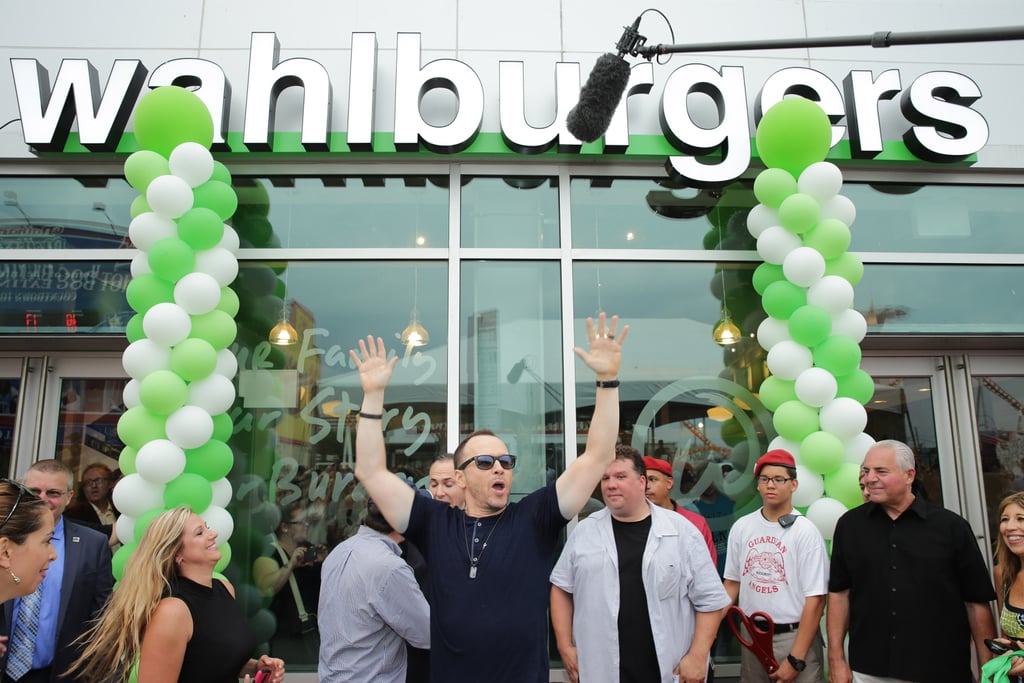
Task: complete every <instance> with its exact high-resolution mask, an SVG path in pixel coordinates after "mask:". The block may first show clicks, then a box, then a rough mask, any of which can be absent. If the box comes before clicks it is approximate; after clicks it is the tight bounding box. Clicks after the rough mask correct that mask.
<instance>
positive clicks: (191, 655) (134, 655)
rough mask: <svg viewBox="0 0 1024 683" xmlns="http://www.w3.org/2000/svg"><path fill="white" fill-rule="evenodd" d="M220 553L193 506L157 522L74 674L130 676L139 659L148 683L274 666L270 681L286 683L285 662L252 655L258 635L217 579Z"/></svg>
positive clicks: (231, 681)
mask: <svg viewBox="0 0 1024 683" xmlns="http://www.w3.org/2000/svg"><path fill="white" fill-rule="evenodd" d="M220 557H221V553H220V551H219V550H218V549H217V533H216V532H215V531H213V530H211V529H210V528H209V527H207V526H206V523H205V522H204V521H203V520H202V519H201V518H200V517H199V516H198V515H196V514H195V513H194V512H192V511H191V510H190V509H189V508H187V507H178V508H175V509H173V510H169V511H168V512H165V513H164V514H162V515H160V516H159V517H157V518H156V519H154V520H153V522H152V523H151V524H150V525H149V527H148V528H147V529H146V533H145V534H143V536H142V540H140V541H139V545H138V548H136V550H135V552H134V553H132V556H131V557H130V558H129V559H128V563H127V565H126V566H125V570H124V577H123V578H122V580H121V583H120V585H119V586H118V588H117V590H115V591H114V593H113V595H112V596H111V598H110V602H109V603H107V606H106V608H105V609H104V611H103V614H102V616H101V617H100V619H99V620H98V621H97V622H96V624H95V625H94V626H93V627H92V628H91V629H90V630H89V631H88V632H87V633H86V634H85V635H84V636H83V637H82V642H83V643H84V644H85V650H84V651H83V653H82V656H81V657H80V658H79V659H78V661H76V662H75V664H74V665H73V666H72V668H71V671H77V672H79V675H80V676H81V678H83V679H85V680H87V681H89V682H90V683H99V682H100V681H111V680H118V679H120V680H127V679H128V677H129V674H130V672H131V670H132V668H133V667H134V666H135V665H136V662H137V663H138V680H140V681H145V682H146V683H172V682H174V681H179V682H181V683H237V681H238V679H239V678H241V677H243V676H245V677H246V680H248V677H249V676H255V674H256V672H257V671H258V670H259V669H268V670H269V671H270V676H269V679H268V683H281V681H283V680H284V662H283V661H282V660H280V659H275V658H273V657H267V656H262V657H260V658H259V660H256V659H251V658H250V657H249V655H250V653H251V652H252V651H253V650H254V649H255V647H256V640H255V638H254V637H253V636H252V634H251V633H250V631H249V627H248V624H247V623H246V620H245V615H244V614H243V613H242V611H241V609H240V608H239V607H238V605H237V604H236V603H235V600H234V589H233V588H232V587H231V584H229V583H228V582H227V581H225V580H223V579H215V578H214V576H213V568H214V565H216V564H217V561H218V560H219V559H220Z"/></svg>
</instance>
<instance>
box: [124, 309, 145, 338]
mask: <svg viewBox="0 0 1024 683" xmlns="http://www.w3.org/2000/svg"><path fill="white" fill-rule="evenodd" d="M124 334H125V336H126V337H127V338H128V341H129V342H137V341H139V340H140V339H145V338H146V331H145V330H143V329H142V314H141V313H136V314H135V315H133V316H132V317H131V318H129V320H128V324H127V325H125V326H124Z"/></svg>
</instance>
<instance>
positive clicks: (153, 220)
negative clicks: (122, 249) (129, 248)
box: [128, 211, 178, 275]
mask: <svg viewBox="0 0 1024 683" xmlns="http://www.w3.org/2000/svg"><path fill="white" fill-rule="evenodd" d="M177 236H178V224H177V223H175V222H174V221H173V220H171V219H170V218H167V217H166V216H161V215H160V214H158V213H154V212H153V211H147V212H146V213H140V214H139V215H138V216H136V217H135V218H133V219H132V222H131V223H129V224H128V239H130V240H131V241H132V244H133V245H135V248H136V249H141V250H142V251H149V250H150V249H152V248H153V245H154V244H156V243H157V242H159V241H160V240H164V239H167V238H169V237H177ZM146 267H147V268H148V267H149V261H148V260H147V261H146ZM132 275H135V272H134V271H133V272H132Z"/></svg>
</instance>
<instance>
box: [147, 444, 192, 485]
mask: <svg viewBox="0 0 1024 683" xmlns="http://www.w3.org/2000/svg"><path fill="white" fill-rule="evenodd" d="M135 470H136V471H137V472H138V473H139V474H141V475H142V476H143V477H145V478H146V480H147V481H155V482H157V483H158V484H166V483H167V482H169V481H170V480H172V479H174V478H175V477H177V476H178V475H179V474H181V473H182V472H184V471H185V451H183V450H181V448H179V447H178V446H175V445H174V444H173V443H171V442H170V441H168V440H167V439H154V440H153V441H150V442H148V443H145V444H143V445H142V447H141V448H139V452H138V454H137V455H136V456H135Z"/></svg>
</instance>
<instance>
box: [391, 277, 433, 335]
mask: <svg viewBox="0 0 1024 683" xmlns="http://www.w3.org/2000/svg"><path fill="white" fill-rule="evenodd" d="M419 292H420V269H419V266H417V267H416V269H415V271H414V275H413V290H412V310H411V311H410V312H409V324H408V325H406V327H405V329H404V330H402V334H401V336H400V337H399V338H400V339H401V341H402V343H403V344H405V346H406V348H409V349H411V348H413V347H415V346H426V345H427V344H429V343H430V333H429V332H427V330H426V328H425V327H423V325H421V324H420V321H419V315H420V314H419V310H418V309H417V303H418V302H419Z"/></svg>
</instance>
